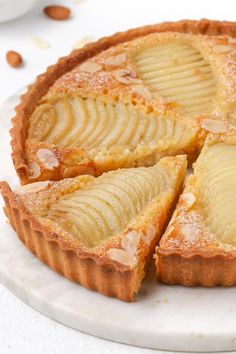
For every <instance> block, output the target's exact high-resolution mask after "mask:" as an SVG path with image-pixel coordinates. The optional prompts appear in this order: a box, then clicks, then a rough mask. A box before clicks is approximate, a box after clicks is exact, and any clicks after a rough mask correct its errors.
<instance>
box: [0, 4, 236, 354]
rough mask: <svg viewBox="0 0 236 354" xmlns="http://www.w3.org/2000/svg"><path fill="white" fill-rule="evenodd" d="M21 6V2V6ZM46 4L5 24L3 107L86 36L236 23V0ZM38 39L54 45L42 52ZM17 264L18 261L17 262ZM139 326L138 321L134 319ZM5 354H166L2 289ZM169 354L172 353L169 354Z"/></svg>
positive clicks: (0, 329)
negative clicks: (14, 60) (51, 15)
mask: <svg viewBox="0 0 236 354" xmlns="http://www.w3.org/2000/svg"><path fill="white" fill-rule="evenodd" d="M15 1H20V0H15ZM75 2H76V1H75V0H74V1H72V0H64V1H61V0H41V1H40V2H39V4H38V5H37V6H36V7H35V9H34V10H33V11H31V12H30V13H28V14H27V15H25V16H23V17H21V18H19V19H17V20H14V21H11V22H8V23H4V24H0V102H1V101H3V100H5V99H6V98H7V97H8V96H9V95H11V94H12V93H13V92H15V91H16V90H18V89H19V88H21V87H23V86H25V85H26V84H27V83H29V82H31V81H33V80H34V78H35V76H36V75H38V74H39V73H41V72H43V71H44V70H45V68H46V67H47V66H48V65H50V64H52V63H54V62H55V61H56V60H57V59H58V57H60V56H63V55H66V54H68V53H69V52H70V51H71V49H72V47H73V45H74V44H75V43H76V42H77V41H79V40H80V39H81V38H82V37H84V36H91V37H93V38H94V39H98V38H99V37H101V36H104V35H109V34H112V33H114V32H116V31H120V30H125V29H128V28H131V27H136V26H140V25H144V24H151V23H157V22H161V21H167V20H179V19H184V18H190V19H200V18H209V19H221V20H229V21H234V20H235V13H236V12H235V10H236V2H235V0H226V1H225V2H223V1H222V0H214V1H213V0H212V1H206V0H198V1H196V2H195V1H190V0H186V1H185V0H178V1H177V0H172V1H171V0H165V1H163V2H160V1H158V0H145V1H141V0H119V1H118V0H85V1H84V2H81V4H76V3H75ZM53 3H57V4H64V5H65V6H69V7H70V8H71V9H72V14H73V16H72V18H71V19H70V20H69V21H64V22H57V21H52V20H49V19H47V18H45V16H44V15H43V14H42V8H43V7H44V6H46V5H50V4H53ZM33 36H37V37H40V38H42V39H44V40H46V41H47V42H48V43H49V44H50V48H48V49H41V48H37V47H35V46H34V45H32V43H31V38H32V37H33ZM8 50H16V51H19V52H20V53H21V54H22V55H23V57H24V61H25V65H24V66H23V67H22V68H19V69H13V68H11V67H9V66H8V64H7V63H6V60H5V53H6V52H7V51H8ZM13 261H14V260H13ZM134 320H135V319H134ZM0 353H1V354H28V353H34V354H42V353H44V354H54V353H55V354H67V353H70V354H74V353H81V354H84V353H87V354H90V353H96V354H100V353H101V354H107V353H112V354H113V353H119V354H131V353H132V354H137V353H140V354H151V353H163V352H158V351H154V350H149V349H141V348H136V347H131V346H126V345H123V344H118V343H113V342H109V341H106V340H102V339H98V338H95V337H92V336H89V335H86V334H83V333H81V332H78V331H75V330H73V329H71V328H67V327H65V326H63V325H61V324H59V323H57V322H54V321H53V320H50V319H49V318H46V317H45V316H43V315H41V314H40V313H38V312H36V311H35V310H33V309H31V308H30V307H29V306H27V305H25V304H24V303H22V302H21V301H20V300H18V299H17V298H16V297H15V296H14V295H12V294H11V293H10V292H9V291H8V290H6V289H5V288H4V287H3V286H2V285H0ZM165 353H167V352H165Z"/></svg>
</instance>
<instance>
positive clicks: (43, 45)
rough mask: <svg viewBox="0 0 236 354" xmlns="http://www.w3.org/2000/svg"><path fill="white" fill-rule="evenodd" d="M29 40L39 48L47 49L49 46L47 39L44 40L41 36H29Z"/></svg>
mask: <svg viewBox="0 0 236 354" xmlns="http://www.w3.org/2000/svg"><path fill="white" fill-rule="evenodd" d="M30 41H31V43H32V44H33V45H34V46H35V47H37V48H40V49H48V48H50V44H49V43H48V42H47V41H45V40H44V39H42V38H39V37H31V38H30Z"/></svg>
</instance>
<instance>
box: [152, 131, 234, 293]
mask: <svg viewBox="0 0 236 354" xmlns="http://www.w3.org/2000/svg"><path fill="white" fill-rule="evenodd" d="M156 266H157V278H158V280H160V281H162V282H164V283H167V284H182V285H187V286H194V285H203V286H215V285H223V286H230V285H235V284H236V132H235V130H234V131H231V132H229V133H227V134H226V135H223V134H222V135H211V136H210V135H209V137H208V138H207V141H206V143H205V145H204V148H203V150H202V152H201V154H200V156H199V158H198V160H197V162H196V163H195V166H194V173H193V175H191V176H189V177H188V180H187V184H186V187H185V190H184V192H183V194H182V195H181V196H180V199H179V202H178V205H177V208H176V210H175V212H174V214H173V217H172V220H171V221H170V224H169V226H168V227H167V230H166V232H165V234H164V236H163V237H162V239H161V241H160V244H159V246H158V247H157V251H156Z"/></svg>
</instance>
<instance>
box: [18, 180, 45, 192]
mask: <svg viewBox="0 0 236 354" xmlns="http://www.w3.org/2000/svg"><path fill="white" fill-rule="evenodd" d="M48 184H49V181H43V182H35V183H29V184H26V185H25V186H21V187H18V188H16V189H15V190H14V192H15V193H17V194H26V193H36V192H39V191H41V190H42V189H44V188H46V187H47V186H48Z"/></svg>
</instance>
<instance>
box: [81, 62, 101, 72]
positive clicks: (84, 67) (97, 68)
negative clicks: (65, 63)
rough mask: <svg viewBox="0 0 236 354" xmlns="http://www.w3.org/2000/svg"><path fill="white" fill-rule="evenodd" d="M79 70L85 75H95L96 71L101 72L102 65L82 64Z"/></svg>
mask: <svg viewBox="0 0 236 354" xmlns="http://www.w3.org/2000/svg"><path fill="white" fill-rule="evenodd" d="M79 70H80V71H85V72H87V73H96V72H97V71H100V70H102V65H100V64H98V63H92V62H88V63H83V64H81V65H80V67H79Z"/></svg>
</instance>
